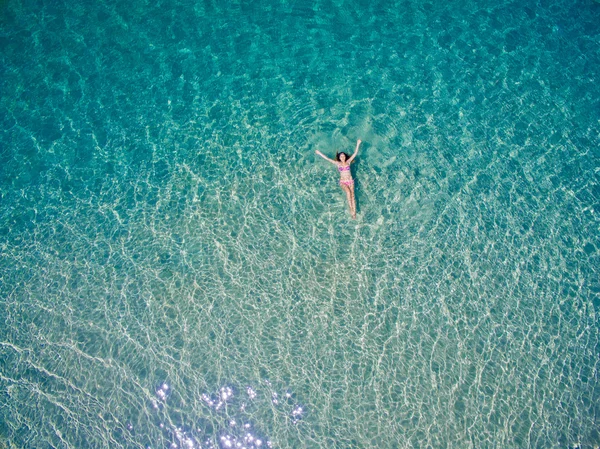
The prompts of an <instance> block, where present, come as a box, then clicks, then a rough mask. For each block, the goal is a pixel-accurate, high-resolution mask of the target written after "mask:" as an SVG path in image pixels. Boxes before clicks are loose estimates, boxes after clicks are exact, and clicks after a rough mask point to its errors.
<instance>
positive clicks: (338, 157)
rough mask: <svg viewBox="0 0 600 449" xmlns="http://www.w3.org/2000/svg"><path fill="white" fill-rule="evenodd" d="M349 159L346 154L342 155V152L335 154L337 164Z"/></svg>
mask: <svg viewBox="0 0 600 449" xmlns="http://www.w3.org/2000/svg"><path fill="white" fill-rule="evenodd" d="M349 157H350V156H348V155H347V154H346V153H344V152H343V151H340V152H339V153H337V154H336V155H335V160H336V161H338V162H346V161H347V160H348V158H349Z"/></svg>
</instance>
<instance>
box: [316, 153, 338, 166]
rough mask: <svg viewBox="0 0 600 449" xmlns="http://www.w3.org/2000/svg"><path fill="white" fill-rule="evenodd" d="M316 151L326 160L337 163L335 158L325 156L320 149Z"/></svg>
mask: <svg viewBox="0 0 600 449" xmlns="http://www.w3.org/2000/svg"><path fill="white" fill-rule="evenodd" d="M315 153H317V154H318V155H319V156H321V157H322V158H323V159H325V160H326V161H329V162H331V163H332V164H337V162H336V161H334V160H333V159H329V158H328V157H327V156H325V155H324V154H323V153H321V152H320V151H319V150H317V151H315Z"/></svg>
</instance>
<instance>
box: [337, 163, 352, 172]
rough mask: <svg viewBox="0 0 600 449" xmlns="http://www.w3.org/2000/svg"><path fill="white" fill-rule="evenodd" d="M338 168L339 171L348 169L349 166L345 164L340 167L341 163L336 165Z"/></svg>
mask: <svg viewBox="0 0 600 449" xmlns="http://www.w3.org/2000/svg"><path fill="white" fill-rule="evenodd" d="M338 170H339V171H341V172H342V171H348V170H350V166H349V165H346V166H345V167H342V166H341V165H338Z"/></svg>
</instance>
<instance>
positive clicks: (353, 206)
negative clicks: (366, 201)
mask: <svg viewBox="0 0 600 449" xmlns="http://www.w3.org/2000/svg"><path fill="white" fill-rule="evenodd" d="M348 190H350V209H351V211H352V218H356V198H354V184H352V185H351V186H348Z"/></svg>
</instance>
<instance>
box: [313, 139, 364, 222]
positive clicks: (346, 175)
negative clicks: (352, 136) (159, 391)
mask: <svg viewBox="0 0 600 449" xmlns="http://www.w3.org/2000/svg"><path fill="white" fill-rule="evenodd" d="M361 142H362V141H361V140H360V139H358V140H357V141H356V149H355V150H354V154H353V155H352V156H348V155H347V154H346V153H343V152H339V153H337V154H336V155H335V161H334V160H333V159H329V158H328V157H327V156H325V155H324V154H323V153H321V152H320V151H319V150H317V151H316V153H317V154H318V155H319V156H321V157H322V158H323V159H325V160H327V161H329V162H331V163H332V164H335V165H337V168H338V170H339V172H340V187H341V188H342V190H343V191H344V192H346V198H348V206H349V207H350V213H351V214H352V218H356V200H355V199H354V180H353V179H352V173H350V164H351V163H352V161H354V158H355V157H356V154H357V153H358V147H359V146H360V143H361Z"/></svg>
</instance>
